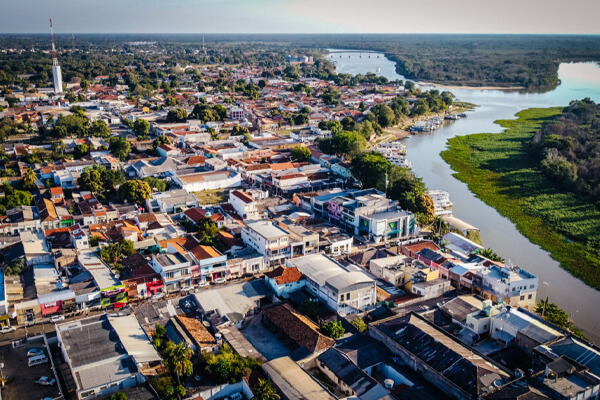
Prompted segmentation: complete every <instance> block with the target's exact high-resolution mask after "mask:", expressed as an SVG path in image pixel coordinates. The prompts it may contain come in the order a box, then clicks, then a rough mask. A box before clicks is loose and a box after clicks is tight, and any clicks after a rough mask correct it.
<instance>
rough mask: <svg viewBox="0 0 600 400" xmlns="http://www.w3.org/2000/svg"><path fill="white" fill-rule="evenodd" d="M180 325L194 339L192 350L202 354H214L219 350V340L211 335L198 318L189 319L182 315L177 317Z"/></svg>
mask: <svg viewBox="0 0 600 400" xmlns="http://www.w3.org/2000/svg"><path fill="white" fill-rule="evenodd" d="M175 320H176V321H177V323H178V325H179V326H181V327H182V328H183V330H184V331H185V333H186V334H187V335H188V336H189V337H190V338H191V339H192V341H193V346H192V350H194V351H197V352H199V353H201V352H211V353H212V352H214V351H216V350H218V349H219V345H218V344H217V340H216V339H215V337H214V336H213V335H211V334H210V332H209V331H208V329H206V327H205V326H204V324H203V323H202V322H201V321H199V320H198V319H196V318H188V317H184V316H181V315H177V316H175Z"/></svg>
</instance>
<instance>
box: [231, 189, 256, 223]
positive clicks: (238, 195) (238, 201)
mask: <svg viewBox="0 0 600 400" xmlns="http://www.w3.org/2000/svg"><path fill="white" fill-rule="evenodd" d="M229 204H231V206H232V207H233V208H234V210H235V212H236V213H237V214H238V215H239V216H240V217H242V218H243V219H251V220H256V219H259V218H260V216H259V213H258V208H257V207H256V201H255V200H254V198H252V195H251V194H250V193H247V192H242V191H240V190H233V191H231V192H229Z"/></svg>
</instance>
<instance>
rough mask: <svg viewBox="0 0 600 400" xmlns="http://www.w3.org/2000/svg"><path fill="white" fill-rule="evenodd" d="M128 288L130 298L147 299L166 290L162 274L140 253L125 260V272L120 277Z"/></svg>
mask: <svg viewBox="0 0 600 400" xmlns="http://www.w3.org/2000/svg"><path fill="white" fill-rule="evenodd" d="M119 278H120V279H121V282H123V284H124V285H125V287H126V288H127V297H128V298H146V297H150V296H152V295H154V294H156V293H159V292H162V291H163V290H164V283H163V280H162V278H161V276H160V274H158V273H156V271H154V269H153V268H152V267H151V266H150V264H149V263H148V260H146V257H144V256H143V255H141V254H140V253H138V252H135V253H133V254H131V255H129V256H127V257H126V258H125V259H124V260H123V270H122V271H121V276H120V277H119Z"/></svg>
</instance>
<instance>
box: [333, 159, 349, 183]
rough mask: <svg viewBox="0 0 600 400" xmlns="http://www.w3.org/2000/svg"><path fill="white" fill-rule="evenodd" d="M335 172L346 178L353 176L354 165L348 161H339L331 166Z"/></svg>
mask: <svg viewBox="0 0 600 400" xmlns="http://www.w3.org/2000/svg"><path fill="white" fill-rule="evenodd" d="M331 170H332V171H333V173H334V174H336V175H339V176H341V177H342V178H344V179H349V178H352V165H350V164H349V163H347V162H339V163H336V164H333V165H332V166H331Z"/></svg>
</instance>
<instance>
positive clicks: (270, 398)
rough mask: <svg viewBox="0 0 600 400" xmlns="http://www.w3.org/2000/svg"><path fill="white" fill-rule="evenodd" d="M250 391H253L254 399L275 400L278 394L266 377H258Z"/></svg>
mask: <svg viewBox="0 0 600 400" xmlns="http://www.w3.org/2000/svg"><path fill="white" fill-rule="evenodd" d="M252 393H254V397H253V399H256V400H277V399H279V395H278V394H277V392H276V391H275V388H274V387H273V384H272V383H271V381H268V380H266V379H259V380H258V383H257V384H256V385H254V386H252Z"/></svg>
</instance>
